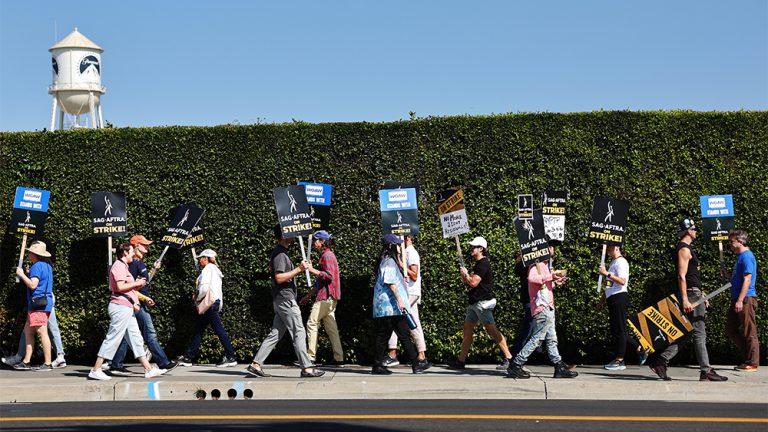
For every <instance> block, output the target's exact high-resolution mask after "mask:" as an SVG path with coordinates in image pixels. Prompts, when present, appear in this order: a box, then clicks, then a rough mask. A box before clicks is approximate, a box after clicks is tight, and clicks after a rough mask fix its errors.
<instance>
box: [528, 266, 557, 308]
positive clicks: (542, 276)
mask: <svg viewBox="0 0 768 432" xmlns="http://www.w3.org/2000/svg"><path fill="white" fill-rule="evenodd" d="M539 270H541V273H539ZM539 270H536V266H535V265H532V266H530V267H529V268H528V294H529V295H530V296H531V316H536V314H537V313H539V312H541V311H543V310H544V308H545V307H547V306H548V307H550V308H552V309H554V308H555V296H554V295H553V294H552V287H553V286H554V284H553V283H552V280H553V279H554V277H553V276H552V272H550V271H549V263H548V262H547V261H545V262H543V263H539ZM542 285H546V286H547V288H548V289H547V291H546V292H545V293H544V296H545V298H546V300H547V302H548V303H549V304H548V305H542V304H538V305H537V304H536V299H537V298H539V291H541V286H542Z"/></svg>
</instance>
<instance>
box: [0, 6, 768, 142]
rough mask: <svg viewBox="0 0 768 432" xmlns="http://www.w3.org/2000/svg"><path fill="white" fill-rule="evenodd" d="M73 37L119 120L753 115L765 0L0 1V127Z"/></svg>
mask: <svg viewBox="0 0 768 432" xmlns="http://www.w3.org/2000/svg"><path fill="white" fill-rule="evenodd" d="M74 27H78V28H79V30H80V32H81V33H83V34H84V35H85V36H86V37H88V38H90V39H91V40H92V41H94V42H95V43H97V44H99V45H101V46H102V47H103V48H104V49H105V52H104V53H103V57H102V76H103V84H104V85H105V86H106V87H107V94H106V95H105V96H104V97H103V99H102V105H103V110H104V118H105V120H107V121H109V122H111V123H112V124H114V125H115V126H117V127H124V126H131V127H139V126H161V125H200V126H205V125H217V124H225V123H234V122H238V123H241V124H250V123H256V122H266V123H272V122H286V121H292V120H294V119H295V120H302V121H308V122H337V121H338V122H349V121H372V122H380V121H392V120H398V119H407V118H408V117H409V112H411V111H413V112H415V113H416V115H417V116H420V117H425V116H444V115H459V114H492V113H507V112H536V111H549V112H574V111H593V110H600V109H606V110H611V109H622V110H623V109H630V110H657V109H664V110H671V109H692V110H700V111H711V110H718V111H731V110H740V109H746V110H766V109H768V2H767V1H765V0H744V1H741V0H739V1H711V0H703V1H701V0H699V1H692V0H680V1H669V0H666V1H660V0H646V1H642V2H626V1H615V0H612V1H611V0H604V1H591V0H583V1H536V2H530V1H526V2H522V1H510V0H508V1H487V2H484V1H472V2H470V1H462V2H457V1H414V0H411V1H383V2H370V1H323V2H319V1H281V2H278V1H270V2H260V1H219V2H212V1H184V2H181V1H179V2H173V1H158V0H155V1H142V0H132V1H128V2H108V1H107V2H105V1H99V2H95V1H83V0H81V1H77V2H62V1H57V2H53V1H35V0H29V1H15V0H0V131H19V130H40V129H43V128H45V127H48V125H49V122H50V110H51V96H50V95H48V94H47V86H48V85H50V84H51V71H50V69H51V60H50V53H49V52H48V48H49V47H50V46H51V45H53V44H54V43H55V42H56V41H57V38H56V35H58V39H61V38H63V37H64V36H66V35H67V34H69V32H71V31H72V29H73V28H74Z"/></svg>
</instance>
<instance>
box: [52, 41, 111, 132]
mask: <svg viewBox="0 0 768 432" xmlns="http://www.w3.org/2000/svg"><path fill="white" fill-rule="evenodd" d="M48 51H50V52H51V54H52V56H53V58H52V62H53V65H52V66H53V84H52V85H51V86H50V87H49V88H48V93H49V94H51V95H53V97H54V110H55V106H56V105H58V106H59V109H61V110H62V111H63V112H66V113H67V114H70V115H73V116H79V115H81V114H85V113H87V112H89V111H93V110H95V109H97V108H98V109H99V113H98V114H99V120H98V121H96V122H94V123H97V124H93V125H92V126H91V127H99V126H101V121H100V120H101V119H100V117H101V116H100V114H101V112H100V111H101V109H100V108H101V106H100V105H101V104H100V98H101V95H102V94H104V93H105V92H106V91H107V89H106V88H105V87H104V86H102V85H101V53H102V52H103V51H104V50H103V49H102V48H101V47H100V46H98V45H96V44H95V43H93V42H92V41H91V40H89V39H88V38H87V37H85V36H83V35H82V34H81V33H80V32H78V31H77V28H75V30H74V31H73V32H72V33H70V34H69V35H67V37H65V38H64V39H62V40H60V41H59V42H58V43H57V44H56V45H54V46H52V47H51V48H49V49H48ZM95 114H96V113H93V112H92V113H91V116H92V118H93V119H94V120H95V119H96V117H95ZM62 116H63V114H62ZM52 123H53V122H52ZM62 126H63V125H62ZM51 129H53V127H51Z"/></svg>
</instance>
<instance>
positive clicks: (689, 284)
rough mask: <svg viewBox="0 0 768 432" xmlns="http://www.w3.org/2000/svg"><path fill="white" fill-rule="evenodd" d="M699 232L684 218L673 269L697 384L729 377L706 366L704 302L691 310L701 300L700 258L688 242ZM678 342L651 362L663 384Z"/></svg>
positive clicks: (690, 221)
mask: <svg viewBox="0 0 768 432" xmlns="http://www.w3.org/2000/svg"><path fill="white" fill-rule="evenodd" d="M698 231H699V229H698V228H696V225H695V224H694V223H693V220H691V219H683V220H681V221H680V222H679V223H678V224H677V237H678V239H679V241H678V242H677V246H676V247H675V269H676V271H677V286H678V292H679V294H680V305H681V306H682V307H683V312H684V313H685V316H686V317H687V318H688V320H689V321H690V322H691V325H693V344H694V349H695V353H696V361H698V362H699V371H700V372H699V381H715V382H717V381H727V380H728V378H727V377H724V376H721V375H718V373H717V372H715V370H714V369H712V367H711V366H710V364H709V353H708V352H707V329H706V325H705V322H704V319H705V318H706V313H707V307H706V302H701V303H700V304H699V305H698V306H696V307H694V306H693V303H696V301H697V300H700V299H701V298H702V292H701V269H700V266H699V258H698V257H697V256H696V252H694V251H693V249H692V248H691V243H693V241H694V240H696V236H697V233H698ZM681 343H683V341H678V342H677V343H673V344H671V345H669V346H668V347H667V348H666V349H665V350H664V351H663V352H662V353H661V354H660V355H659V356H658V358H657V359H656V360H655V361H653V362H652V363H651V364H650V365H649V367H650V368H651V370H652V371H653V372H654V373H655V374H656V375H658V376H659V378H661V379H662V380H664V381H670V380H672V378H670V377H669V375H667V366H668V365H669V361H670V360H672V358H673V357H674V356H675V355H677V352H678V351H679V350H680V344H681Z"/></svg>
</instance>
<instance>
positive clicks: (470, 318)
mask: <svg viewBox="0 0 768 432" xmlns="http://www.w3.org/2000/svg"><path fill="white" fill-rule="evenodd" d="M469 246H470V248H471V252H470V253H471V254H472V258H474V259H475V267H474V269H473V270H472V273H470V272H469V271H468V270H467V269H466V267H461V268H460V269H459V275H460V276H461V281H462V282H464V283H465V284H466V285H467V287H468V288H469V292H468V293H467V298H468V300H469V306H467V311H466V316H465V318H464V335H463V338H462V341H461V352H460V353H459V356H458V358H456V359H454V360H452V361H450V362H449V363H448V367H449V368H450V369H458V370H460V369H464V368H465V365H466V361H467V356H468V355H469V350H470V348H472V340H473V339H474V332H475V326H476V325H477V323H478V322H479V323H480V324H482V325H483V327H484V328H485V331H486V332H488V334H489V335H490V336H491V337H492V338H493V340H494V341H495V342H496V345H498V347H499V349H500V350H501V354H502V356H503V357H504V360H505V361H509V360H510V359H511V358H512V354H510V352H509V348H508V347H507V340H506V339H505V338H504V335H503V334H501V331H499V329H498V328H497V327H496V322H495V321H494V319H493V308H494V307H496V297H495V296H494V294H493V272H492V271H491V264H490V261H489V260H488V242H487V241H486V240H485V239H484V238H483V237H475V238H474V239H472V241H470V242H469Z"/></svg>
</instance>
